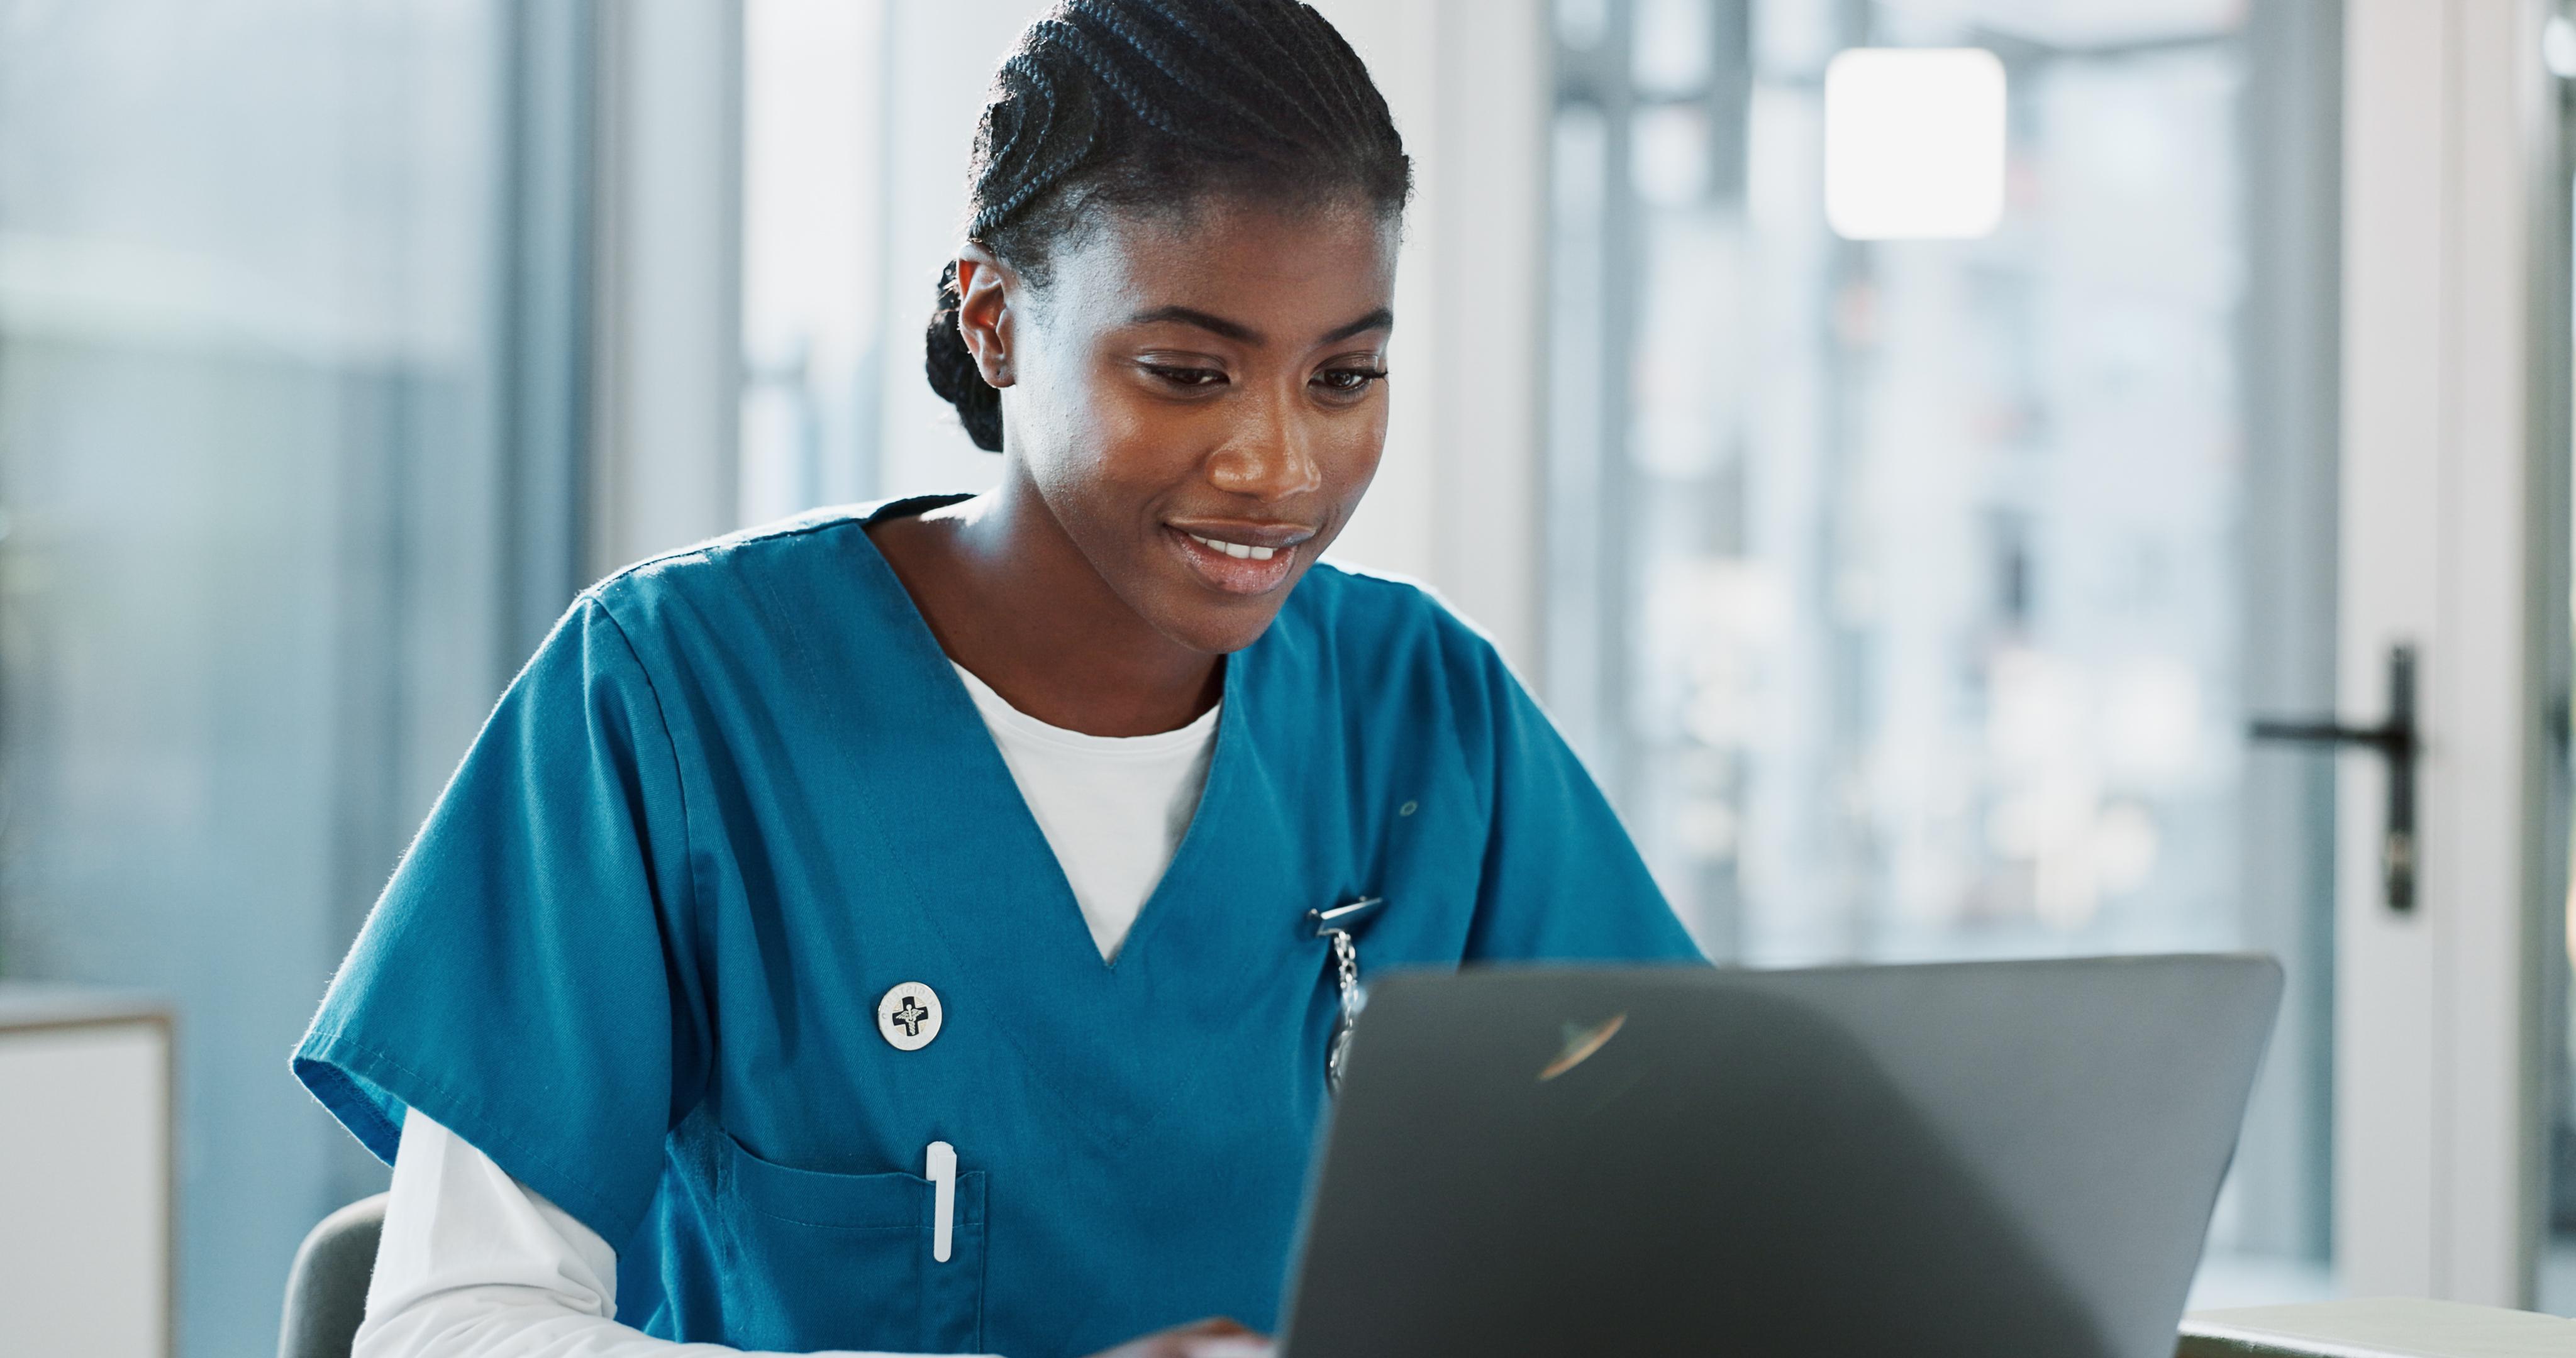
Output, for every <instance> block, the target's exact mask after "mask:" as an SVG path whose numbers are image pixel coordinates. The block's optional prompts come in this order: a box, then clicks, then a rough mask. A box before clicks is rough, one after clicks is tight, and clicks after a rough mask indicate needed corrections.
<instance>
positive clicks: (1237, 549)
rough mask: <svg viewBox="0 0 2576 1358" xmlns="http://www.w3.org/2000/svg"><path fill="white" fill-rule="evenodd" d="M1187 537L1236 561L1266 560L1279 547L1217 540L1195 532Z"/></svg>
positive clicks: (1273, 554) (1276, 553) (1277, 551)
mask: <svg viewBox="0 0 2576 1358" xmlns="http://www.w3.org/2000/svg"><path fill="white" fill-rule="evenodd" d="M1189 537H1190V541H1192V542H1195V543H1198V544H1200V545H1201V546H1203V547H1206V548H1207V549H1208V550H1210V551H1216V552H1223V553H1225V554H1226V555H1227V556H1230V557H1233V558H1234V559H1235V560H1237V561H1267V560H1269V559H1270V558H1272V557H1274V556H1276V555H1278V554H1279V549H1278V548H1276V547H1255V546H1252V545H1251V544H1249V543H1243V542H1219V541H1217V540H1216V539H1215V538H1203V537H1200V536H1199V535H1198V534H1196V533H1192V534H1190V535H1189Z"/></svg>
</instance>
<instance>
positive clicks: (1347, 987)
mask: <svg viewBox="0 0 2576 1358" xmlns="http://www.w3.org/2000/svg"><path fill="white" fill-rule="evenodd" d="M1384 904H1386V900H1385V898H1384V897H1380V896H1362V897H1360V898H1359V899H1358V900H1355V901H1352V902H1351V903H1349V904H1348V905H1336V906H1334V907H1332V908H1331V909H1328V910H1309V911H1307V912H1306V918H1307V919H1308V920H1310V921H1312V922H1313V923H1314V926H1315V937H1317V938H1321V939H1328V940H1330V941H1331V942H1332V945H1333V980H1334V984H1335V985H1336V986H1338V987H1339V988H1340V990H1341V996H1342V1012H1341V1013H1340V1014H1339V1015H1337V1016H1336V1017H1335V1018H1334V1019H1333V1036H1332V1040H1331V1042H1330V1044H1329V1045H1328V1046H1326V1047H1325V1049H1324V1089H1325V1092H1327V1093H1331V1094H1339V1093H1341V1092H1342V1062H1343V1060H1344V1058H1346V1057H1347V1056H1349V1054H1350V1048H1351V1022H1352V1020H1354V1019H1357V1018H1358V1017H1359V1015H1360V1007H1361V1006H1362V1005H1364V1004H1366V1003H1367V1000H1366V998H1365V997H1364V996H1362V995H1361V994H1360V950H1359V945H1358V944H1356V943H1354V942H1352V941H1351V930H1353V929H1355V928H1358V927H1359V925H1360V924H1361V923H1362V922H1363V921H1365V920H1367V919H1368V918H1369V917H1370V916H1372V915H1374V914H1376V913H1377V910H1378V907H1380V906H1382V905H1384Z"/></svg>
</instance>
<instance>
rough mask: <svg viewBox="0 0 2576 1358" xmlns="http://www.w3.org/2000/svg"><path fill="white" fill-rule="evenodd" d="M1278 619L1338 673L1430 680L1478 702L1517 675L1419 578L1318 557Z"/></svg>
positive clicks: (1379, 679) (1376, 679) (1381, 680)
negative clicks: (1414, 578) (1513, 674)
mask: <svg viewBox="0 0 2576 1358" xmlns="http://www.w3.org/2000/svg"><path fill="white" fill-rule="evenodd" d="M1280 622H1281V623H1282V624H1285V625H1286V628H1287V630H1289V631H1290V632H1292V633H1296V634H1300V635H1299V639H1300V640H1301V641H1303V642H1305V643H1306V644H1308V645H1311V646H1312V647H1313V648H1314V649H1315V651H1316V652H1317V654H1318V656H1319V658H1321V659H1323V660H1324V661H1325V663H1327V664H1328V665H1329V666H1330V667H1331V668H1334V669H1337V670H1339V671H1341V672H1342V673H1343V674H1344V676H1346V677H1348V678H1350V679H1354V680H1361V681H1365V682H1369V683H1372V684H1377V685H1383V684H1386V683H1390V682H1395V683H1402V682H1405V681H1407V680H1410V681H1413V682H1416V683H1422V682H1428V683H1432V684H1436V685H1437V686H1438V687H1440V688H1442V689H1444V690H1447V691H1448V692H1449V693H1450V694H1451V695H1452V697H1453V698H1456V699H1465V700H1468V703H1469V705H1472V706H1476V707H1483V706H1485V705H1487V704H1489V703H1491V702H1492V701H1493V700H1494V699H1495V698H1496V697H1497V696H1499V692H1500V690H1502V689H1503V688H1506V687H1508V686H1510V685H1512V684H1514V683H1515V682H1516V681H1515V680H1514V679H1513V678H1512V676H1511V671H1510V667H1509V666H1508V665H1506V664H1505V663H1504V661H1503V658H1502V654H1501V652H1499V651H1498V650H1496V649H1495V647H1494V643H1493V640H1492V639H1491V638H1490V637H1488V636H1486V635H1485V633H1484V632H1483V631H1482V630H1481V629H1479V628H1478V627H1477V626H1476V625H1475V624H1474V623H1472V622H1470V621H1468V620H1467V619H1466V618H1463V617H1461V616H1459V614H1458V613H1457V611H1456V610H1454V609H1452V608H1451V607H1450V606H1449V604H1448V601H1447V600H1445V599H1443V598H1441V597H1440V594H1439V591H1437V590H1435V589H1433V588H1431V587H1430V586H1429V585H1426V584H1423V583H1422V582H1420V581H1418V580H1413V579H1410V578H1408V577H1405V576H1402V575H1397V574H1393V573H1390V572H1382V571H1373V570H1368V569H1365V568H1360V567H1354V566H1350V565H1345V564H1342V563H1338V562H1333V561H1319V562H1317V563H1315V566H1314V568H1313V569H1311V570H1309V571H1308V572H1307V573H1306V578H1305V579H1303V580H1301V581H1299V582H1298V585H1297V589H1296V592H1295V593H1293V594H1291V595H1290V596H1289V600H1288V605H1287V607H1286V608H1283V609H1282V610H1280Z"/></svg>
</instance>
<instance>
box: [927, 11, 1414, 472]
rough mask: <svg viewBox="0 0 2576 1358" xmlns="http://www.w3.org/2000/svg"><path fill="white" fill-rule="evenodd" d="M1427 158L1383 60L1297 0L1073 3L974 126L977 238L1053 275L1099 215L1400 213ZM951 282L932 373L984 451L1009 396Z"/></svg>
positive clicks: (1002, 74)
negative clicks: (967, 327) (1057, 253)
mask: <svg viewBox="0 0 2576 1358" xmlns="http://www.w3.org/2000/svg"><path fill="white" fill-rule="evenodd" d="M1412 188H1413V168H1412V162H1411V161H1410V160H1409V159H1408V158H1407V157H1406V156H1405V154H1404V141H1403V139H1402V138H1401V137H1399V136H1397V135H1396V131H1395V123H1394V120H1393V119H1391V118H1390V117H1389V116H1388V115H1387V109H1386V100H1385V99H1384V98H1383V97H1382V96H1380V95H1379V93H1378V90H1377V85H1376V84H1375V82H1373V81H1371V80H1370V79H1369V73H1368V68H1367V67H1366V66H1364V65H1362V64H1361V62H1360V59H1359V54H1358V53H1356V52H1353V51H1352V50H1351V46H1350V44H1349V43H1347V42H1345V41H1343V39H1342V35H1341V34H1340V33H1338V32H1335V31H1334V29H1333V26H1332V25H1331V24H1330V23H1328V22H1326V21H1325V19H1324V16H1322V15H1321V14H1318V13H1316V12H1315V9H1314V7H1313V6H1311V5H1306V4H1300V3H1297V0H1058V3H1056V4H1055V5H1054V6H1053V7H1051V8H1050V9H1049V10H1048V11H1047V12H1046V13H1045V14H1044V15H1042V16H1040V17H1039V18H1038V19H1037V21H1036V22H1034V23H1031V24H1030V25H1029V26H1028V28H1027V30H1026V31H1024V32H1022V33H1021V34H1020V39H1019V42H1018V43H1017V44H1016V45H1014V46H1013V47H1012V49H1011V52H1010V55H1009V56H1008V57H1006V58H1005V59H1004V60H1003V62H1002V66H1001V69H1000V70H999V71H997V72H995V73H994V77H993V87H992V93H991V98H990V100H989V102H987V103H986V104H985V106H984V116H983V119H982V121H981V123H980V124H979V125H978V126H977V128H976V132H975V151H974V158H973V160H972V162H971V164H970V167H969V174H968V190H967V202H968V210H969V214H970V215H969V217H968V220H967V227H966V235H967V237H968V238H969V239H971V240H973V241H975V242H976V243H977V244H979V245H982V246H983V247H984V248H985V249H987V250H989V251H991V252H992V253H993V255H994V256H995V257H996V258H998V259H1001V260H1003V261H1005V262H1007V263H1008V264H1010V266H1011V267H1012V268H1013V269H1015V270H1017V271H1018V272H1019V274H1020V276H1021V277H1023V278H1024V279H1026V280H1028V282H1029V283H1030V284H1031V286H1034V287H1044V286H1045V285H1046V282H1047V277H1048V274H1047V261H1048V257H1049V254H1050V251H1051V250H1053V249H1054V248H1056V247H1058V246H1060V245H1062V244H1064V243H1065V242H1066V240H1067V238H1068V236H1070V235H1071V234H1072V233H1074V232H1077V231H1079V230H1081V229H1083V228H1084V227H1085V226H1086V225H1087V224H1089V223H1091V222H1094V221H1096V220H1097V219H1098V214H1099V212H1100V210H1102V209H1104V208H1107V209H1123V210H1127V211H1142V212H1150V213H1159V214H1170V213H1174V212H1183V211H1187V210H1188V209H1189V208H1191V207H1193V206H1195V205H1197V204H1199V203H1201V202H1203V201H1206V200H1208V199H1210V198H1214V197H1225V198H1250V199H1254V200H1256V201H1262V202H1268V203H1276V204H1279V205H1282V206H1309V205H1323V204H1327V203H1336V202H1357V203H1365V204H1367V205H1368V206H1369V207H1370V208H1372V209H1373V210H1375V211H1377V212H1379V213H1381V214H1384V215H1388V216H1393V215H1396V214H1400V213H1401V212H1402V211H1403V210H1404V204H1405V201H1406V199H1408V198H1409V197H1410V196H1411V194H1412ZM958 302H959V298H958V291H957V265H956V264H955V263H954V262H951V263H950V264H949V265H948V266H947V268H946V269H945V270H944V271H943V272H942V273H941V274H940V277H939V304H938V308H937V310H936V311H934V312H933V313H932V315H931V318H930V328H929V332H928V335H927V337H926V338H927V341H928V348H929V357H928V362H927V364H926V365H925V366H926V367H927V369H928V371H929V374H930V386H931V389H932V390H933V391H936V392H938V393H939V394H940V395H941V396H942V397H944V398H945V399H947V400H948V401H949V402H950V403H951V404H953V405H955V406H956V407H957V414H958V417H959V418H960V419H961V420H962V421H964V423H965V425H966V432H967V434H968V435H970V436H971V437H973V438H974V440H975V444H976V446H977V447H979V448H983V449H986V450H987V451H991V452H1000V451H1001V449H1002V398H1001V393H1000V392H998V391H995V390H994V389H993V388H992V387H991V386H990V385H988V384H987V383H986V382H985V381H984V377H983V373H982V372H981V371H980V370H978V369H977V368H976V366H975V360H974V356H973V355H972V354H971V353H970V352H969V351H968V350H967V348H966V338H965V336H964V335H963V334H962V333H961V332H960V331H959V330H958V325H957V308H958Z"/></svg>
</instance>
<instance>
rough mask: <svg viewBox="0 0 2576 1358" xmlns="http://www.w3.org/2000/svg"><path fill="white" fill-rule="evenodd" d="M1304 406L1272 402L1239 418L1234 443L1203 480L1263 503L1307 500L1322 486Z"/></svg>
mask: <svg viewBox="0 0 2576 1358" xmlns="http://www.w3.org/2000/svg"><path fill="white" fill-rule="evenodd" d="M1304 405H1305V402H1303V401H1301V400H1295V399H1281V398H1279V397H1275V396H1274V397H1272V398H1270V399H1268V400H1264V401H1260V402H1258V403H1255V406H1254V408H1252V409H1248V410H1246V411H1244V413H1243V422H1242V423H1241V424H1240V425H1238V426H1236V428H1235V431H1234V435H1233V437H1231V438H1229V439H1227V440H1226V441H1225V443H1224V445H1223V446H1222V447H1219V448H1218V449H1217V450H1216V452H1215V453H1214V454H1213V455H1212V456H1210V457H1209V459H1208V480H1209V481H1210V482H1211V483H1212V484H1214V485H1215V486H1216V488H1217V489H1219V490H1222V491H1224V492H1226V493H1227V494H1229V495H1243V496H1248V497H1250V498H1252V499H1256V500H1261V501H1265V502H1270V501H1278V500H1285V499H1288V498H1290V497H1292V496H1297V495H1311V494H1313V493H1315V492H1316V491H1318V490H1321V489H1323V486H1324V469H1323V465H1322V464H1321V463H1320V462H1319V461H1318V460H1317V458H1316V452H1317V445H1318V444H1319V442H1320V439H1319V437H1318V433H1317V431H1316V430H1314V429H1313V428H1311V427H1309V426H1310V425H1311V424H1312V423H1313V421H1314V418H1315V417H1314V415H1313V413H1312V412H1311V411H1309V410H1306V409H1304V408H1303V407H1304Z"/></svg>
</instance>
